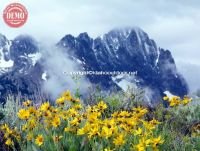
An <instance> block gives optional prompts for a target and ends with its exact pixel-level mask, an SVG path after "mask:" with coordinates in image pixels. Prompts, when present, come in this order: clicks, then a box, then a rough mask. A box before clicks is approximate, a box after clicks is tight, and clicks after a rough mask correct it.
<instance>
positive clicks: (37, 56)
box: [28, 52, 42, 66]
mask: <svg viewBox="0 0 200 151" xmlns="http://www.w3.org/2000/svg"><path fill="white" fill-rule="evenodd" d="M28 57H29V58H30V59H31V61H32V65H33V66H35V64H36V63H37V62H38V60H40V58H41V57H42V54H41V53H39V52H37V53H33V54H28Z"/></svg>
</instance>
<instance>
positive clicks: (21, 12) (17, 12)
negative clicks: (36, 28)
mask: <svg viewBox="0 0 200 151" xmlns="http://www.w3.org/2000/svg"><path fill="white" fill-rule="evenodd" d="M3 19H4V21H5V23H6V24H7V25H8V26H10V27H13V28H18V27H21V26H23V25H24V24H25V23H26V21H27V19H28V11H27V10H26V8H25V7H24V6H23V5H22V4H19V3H11V4H9V5H8V6H7V7H6V8H5V9H4V11H3Z"/></svg>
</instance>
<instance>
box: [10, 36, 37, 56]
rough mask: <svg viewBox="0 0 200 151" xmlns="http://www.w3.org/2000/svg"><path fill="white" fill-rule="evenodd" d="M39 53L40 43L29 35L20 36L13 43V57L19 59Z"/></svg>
mask: <svg viewBox="0 0 200 151" xmlns="http://www.w3.org/2000/svg"><path fill="white" fill-rule="evenodd" d="M38 51H39V48H38V43H37V42H36V40H35V39H34V38H32V37H31V36H28V35H20V36H18V37H16V38H15V39H14V40H13V41H12V46H11V55H12V57H14V58H18V57H20V56H21V55H28V54H33V53H36V52H38Z"/></svg>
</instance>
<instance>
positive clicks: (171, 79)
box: [59, 28, 188, 100]
mask: <svg viewBox="0 0 200 151" xmlns="http://www.w3.org/2000/svg"><path fill="white" fill-rule="evenodd" d="M59 46H61V47H62V48H64V50H65V49H66V48H67V50H71V52H73V54H72V55H73V58H77V59H78V60H81V61H84V63H83V64H82V65H83V67H84V69H92V70H101V71H127V72H129V71H131V72H136V73H137V75H135V76H134V78H135V81H137V86H141V87H148V88H150V89H152V90H153V92H152V93H153V94H154V96H155V95H159V94H160V96H162V94H163V92H164V91H170V92H171V93H172V94H174V95H179V96H183V95H184V94H187V92H188V88H187V83H186V82H185V80H184V79H183V78H182V76H181V75H180V74H179V73H178V72H177V69H176V64H175V61H174V59H173V57H172V55H171V53H170V51H169V50H164V49H162V48H159V47H158V46H157V45H156V43H155V41H154V40H152V39H151V38H149V36H148V35H147V33H145V32H144V31H143V30H142V29H140V28H118V29H113V30H111V31H109V32H108V33H106V34H104V35H103V36H100V37H97V38H94V39H93V38H91V37H89V36H88V34H87V33H82V34H80V35H79V36H77V37H73V36H71V35H66V36H65V37H64V38H63V39H62V40H61V41H60V42H59ZM75 60H76V59H75ZM88 78H89V79H90V81H92V82H93V83H97V84H100V85H103V86H104V87H107V88H108V89H109V88H110V87H113V86H116V85H117V86H119V87H122V86H121V84H122V82H123V83H134V82H133V81H134V80H133V81H126V79H123V78H122V80H121V81H118V82H116V81H113V80H112V79H113V76H101V77H100V76H99V77H98V78H94V76H93V75H89V76H88ZM132 79H133V78H132ZM106 83H109V84H107V85H106ZM174 83H175V85H174ZM158 93H159V94H158ZM158 99H160V98H159V97H158V98H157V100H158Z"/></svg>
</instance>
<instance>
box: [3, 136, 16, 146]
mask: <svg viewBox="0 0 200 151" xmlns="http://www.w3.org/2000/svg"><path fill="white" fill-rule="evenodd" d="M5 144H6V145H7V146H13V145H14V143H13V141H12V140H11V139H10V138H8V139H7V140H6V142H5Z"/></svg>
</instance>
